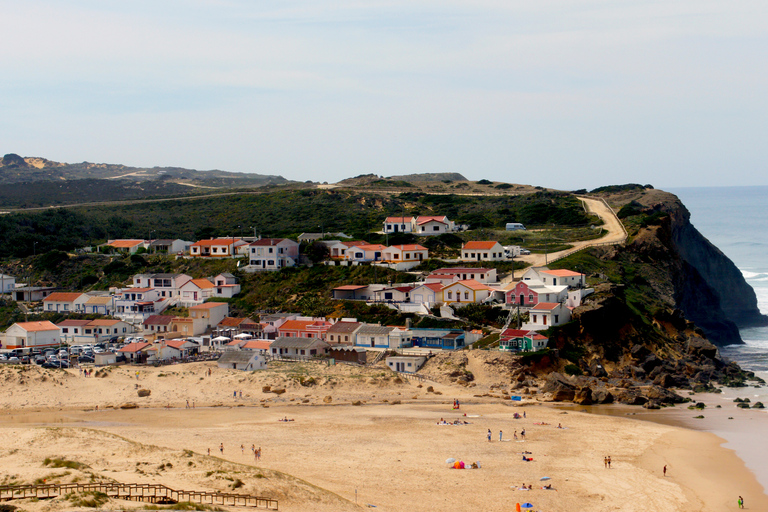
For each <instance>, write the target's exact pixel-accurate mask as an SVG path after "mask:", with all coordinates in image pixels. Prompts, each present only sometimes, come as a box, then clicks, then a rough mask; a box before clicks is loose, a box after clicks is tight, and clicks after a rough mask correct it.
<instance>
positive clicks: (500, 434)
mask: <svg viewBox="0 0 768 512" xmlns="http://www.w3.org/2000/svg"><path fill="white" fill-rule="evenodd" d="M501 436H502V433H501V430H499V442H501Z"/></svg>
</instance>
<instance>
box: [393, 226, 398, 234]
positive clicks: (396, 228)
mask: <svg viewBox="0 0 768 512" xmlns="http://www.w3.org/2000/svg"><path fill="white" fill-rule="evenodd" d="M392 227H393V228H395V233H397V230H398V225H397V224H395V225H394V226H392Z"/></svg>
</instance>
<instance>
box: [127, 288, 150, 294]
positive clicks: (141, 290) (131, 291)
mask: <svg viewBox="0 0 768 512" xmlns="http://www.w3.org/2000/svg"><path fill="white" fill-rule="evenodd" d="M150 290H154V288H123V289H122V290H120V293H145V292H148V291H150Z"/></svg>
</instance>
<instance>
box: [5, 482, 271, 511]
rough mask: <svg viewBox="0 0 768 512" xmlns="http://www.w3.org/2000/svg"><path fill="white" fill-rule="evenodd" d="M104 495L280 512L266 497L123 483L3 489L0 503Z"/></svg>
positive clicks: (29, 486)
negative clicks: (90, 494) (27, 499)
mask: <svg viewBox="0 0 768 512" xmlns="http://www.w3.org/2000/svg"><path fill="white" fill-rule="evenodd" d="M88 492H101V493H104V494H106V495H107V496H109V497H110V498H117V499H122V500H133V501H148V502H151V503H179V502H184V501H188V502H193V503H201V504H204V505H222V506H231V507H255V508H265V509H268V510H278V502H277V500H275V499H272V498H265V497H263V496H250V495H247V494H236V493H230V492H218V491H182V490H176V489H171V488H170V487H166V486H164V485H160V484H122V483H117V482H106V483H92V484H42V485H3V486H0V501H7V500H15V499H24V498H35V499H46V498H55V497H58V496H66V495H67V494H73V493H88Z"/></svg>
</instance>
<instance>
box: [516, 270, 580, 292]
mask: <svg viewBox="0 0 768 512" xmlns="http://www.w3.org/2000/svg"><path fill="white" fill-rule="evenodd" d="M585 277H586V276H585V275H584V274H582V273H580V272H574V271H572V270H566V269H558V270H549V269H548V268H547V267H535V268H534V267H532V268H529V269H528V270H526V271H525V273H523V277H522V280H523V281H530V280H539V281H541V282H542V283H544V284H545V285H547V286H562V285H565V286H568V287H569V288H579V287H582V288H583V287H584V286H585V284H586V281H585Z"/></svg>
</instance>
